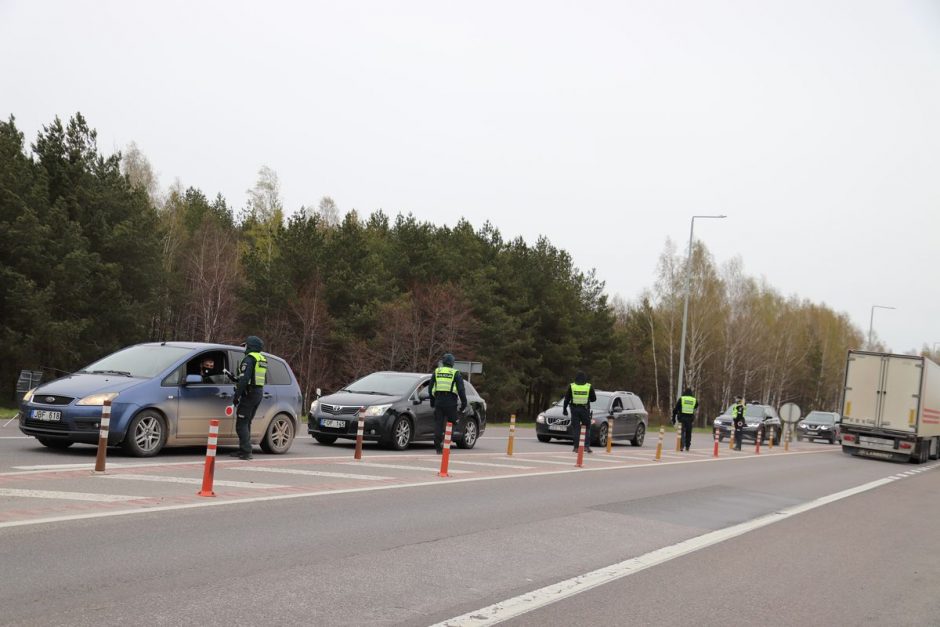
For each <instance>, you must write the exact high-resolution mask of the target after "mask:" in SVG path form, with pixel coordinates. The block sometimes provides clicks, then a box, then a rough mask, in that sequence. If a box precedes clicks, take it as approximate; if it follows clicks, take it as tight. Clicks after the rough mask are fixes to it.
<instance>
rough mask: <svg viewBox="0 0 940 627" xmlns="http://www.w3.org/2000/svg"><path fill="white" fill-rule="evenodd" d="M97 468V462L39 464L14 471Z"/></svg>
mask: <svg viewBox="0 0 940 627" xmlns="http://www.w3.org/2000/svg"><path fill="white" fill-rule="evenodd" d="M124 466H127V464H117V463H115V462H108V468H121V467H124ZM94 467H95V460H91V461H89V462H85V463H84V464H38V465H36V466H13V469H14V470H81V469H83V468H87V469H88V470H92V469H93V468H94Z"/></svg>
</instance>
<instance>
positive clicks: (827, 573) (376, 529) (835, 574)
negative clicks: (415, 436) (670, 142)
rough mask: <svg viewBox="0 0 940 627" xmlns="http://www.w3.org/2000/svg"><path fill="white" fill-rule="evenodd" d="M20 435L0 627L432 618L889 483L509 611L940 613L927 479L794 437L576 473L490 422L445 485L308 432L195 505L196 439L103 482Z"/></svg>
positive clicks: (427, 454)
mask: <svg viewBox="0 0 940 627" xmlns="http://www.w3.org/2000/svg"><path fill="white" fill-rule="evenodd" d="M17 433H18V432H16V431H15V429H12V428H2V429H0V489H2V490H6V492H0V494H2V495H0V562H2V564H3V569H2V572H3V576H2V585H0V606H2V607H3V612H2V613H0V624H16V625H86V624H87V625H91V624H94V625H117V624H122V625H124V624H128V623H131V624H161V625H162V624H167V625H175V624H183V623H185V624H206V625H216V624H234V625H257V624H262V623H265V624H315V625H367V624H381V625H430V624H433V623H436V622H439V621H441V622H443V621H448V620H449V619H452V618H454V617H458V616H461V615H463V614H465V613H468V612H473V611H474V610H477V609H478V608H485V607H487V606H489V605H491V604H495V603H499V602H501V601H503V600H506V599H511V598H513V597H517V596H518V595H526V594H527V593H530V592H532V591H535V590H538V589H540V588H543V587H545V586H551V585H554V584H556V583H558V582H562V581H564V580H568V579H569V578H573V577H578V576H580V575H584V574H585V573H589V572H591V571H595V570H596V569H600V568H603V567H606V566H609V565H614V564H618V563H622V562H624V561H625V560H631V558H636V557H638V556H645V555H649V554H651V552H655V551H657V550H661V549H663V548H664V547H672V546H676V545H679V544H680V543H687V542H694V541H695V539H696V538H700V537H702V536H703V535H705V534H709V533H711V532H715V531H720V530H724V529H728V528H729V527H731V526H733V525H740V524H748V521H752V520H754V519H756V518H759V517H761V516H766V515H774V514H775V513H776V512H783V511H788V508H794V507H800V506H803V505H804V504H806V503H810V502H813V501H814V499H819V498H822V497H826V496H828V495H831V494H834V493H837V492H840V491H842V490H847V489H851V488H855V487H857V486H861V485H863V484H867V483H869V482H872V481H877V480H881V479H885V478H887V477H895V478H896V479H893V480H891V481H890V482H888V483H887V484H886V485H883V486H880V487H876V488H874V489H872V490H869V491H866V492H863V493H860V494H856V495H853V496H849V497H846V498H844V499H842V500H838V501H836V502H833V503H830V504H826V505H822V506H820V507H817V508H815V509H812V510H810V511H806V512H803V513H798V514H794V515H792V516H789V517H782V519H781V520H780V521H779V522H776V521H775V522H773V524H769V525H767V526H764V527H761V528H758V529H755V530H753V531H748V532H746V533H742V534H741V535H739V536H737V537H735V538H733V539H730V540H727V541H725V542H720V543H717V544H713V545H711V546H706V547H704V548H700V549H698V550H694V551H690V552H688V553H687V554H684V555H681V556H678V557H675V558H674V559H670V560H668V561H665V562H663V563H661V564H658V565H655V566H651V567H649V568H646V569H645V570H641V571H639V572H636V573H635V574H631V575H629V576H626V577H623V578H621V579H617V580H613V581H611V582H609V583H605V584H603V585H598V586H597V587H595V588H593V589H590V590H587V591H585V592H583V593H580V594H575V595H573V596H570V597H567V598H564V599H562V600H559V601H557V602H555V603H551V604H548V605H544V606H541V607H536V606H533V607H531V608H528V611H527V612H526V613H523V614H521V615H520V616H518V617H516V618H513V619H511V620H510V621H509V623H508V624H519V625H522V624H536V623H539V624H541V625H546V624H549V625H588V624H591V625H595V624H648V625H659V624H675V623H677V622H679V621H692V622H694V623H696V624H706V625H710V624H718V623H719V622H720V623H721V624H724V625H728V624H731V625H745V624H761V623H763V624H771V625H784V624H795V623H799V622H804V623H807V624H828V625H839V624H876V623H877V624H884V623H886V622H891V623H894V624H915V623H916V624H937V623H938V622H940V620H938V617H940V604H938V601H937V600H936V599H937V597H936V595H935V592H934V591H935V589H936V585H935V583H936V581H937V580H938V577H940V563H938V560H937V559H936V556H937V555H940V552H938V551H937V549H940V546H938V544H940V541H938V540H937V539H936V533H935V532H934V530H933V528H931V521H936V520H937V519H938V514H940V511H938V510H940V500H938V499H937V498H936V496H935V495H936V487H937V481H938V477H940V473H937V472H936V471H930V470H928V471H926V472H917V473H914V472H912V471H915V470H917V471H919V470H920V469H921V468H931V469H932V468H933V467H934V466H936V464H935V463H931V464H930V465H928V466H926V467H917V466H911V465H899V464H891V463H886V462H881V461H876V460H867V459H856V458H850V457H848V456H845V455H843V454H842V453H841V452H840V451H839V450H838V448H837V447H831V446H828V445H825V444H810V443H805V442H804V443H800V444H795V445H794V446H793V447H792V448H791V451H790V452H789V453H784V452H783V451H782V450H781V449H780V447H777V448H775V449H774V450H773V451H772V452H771V451H768V450H767V449H764V450H763V451H762V454H761V455H760V456H756V455H754V453H753V449H751V450H745V451H742V452H741V453H733V452H729V451H728V450H727V448H725V446H724V445H723V446H722V448H721V451H720V457H719V458H718V459H717V460H715V459H713V458H712V457H711V446H710V444H711V443H710V442H709V441H708V439H707V437H704V436H699V435H696V438H695V441H694V442H693V450H692V452H691V453H689V454H682V455H680V454H676V453H674V452H671V450H670V447H669V446H668V442H669V439H668V438H667V447H666V450H667V453H666V454H665V455H664V459H663V461H660V462H655V461H653V459H652V458H653V453H654V450H655V438H651V439H648V440H647V443H646V446H644V447H643V448H639V449H638V448H634V447H630V446H623V445H618V446H615V447H614V452H613V454H612V455H610V456H608V455H606V454H605V453H603V452H597V453H595V454H594V455H592V456H587V457H586V459H585V464H584V468H582V469H576V468H574V467H573V463H574V456H573V455H571V453H570V452H569V451H570V449H569V448H568V446H567V445H564V444H555V443H553V444H541V443H538V442H536V441H535V438H534V433H533V432H532V431H531V430H520V432H519V439H518V440H517V442H516V454H515V455H514V456H513V457H512V458H508V457H506V455H505V446H506V440H505V433H506V431H505V429H503V428H491V429H490V430H488V432H487V434H486V435H487V437H484V438H483V439H481V441H480V442H479V444H478V445H477V447H476V448H475V449H474V450H472V451H460V450H458V451H454V454H453V458H452V459H453V460H454V464H453V465H452V467H451V468H452V470H458V469H459V470H460V472H459V473H454V474H453V475H452V476H451V477H450V478H448V479H442V478H439V477H437V476H436V472H435V471H436V469H437V463H438V460H439V458H438V457H437V456H436V455H434V454H433V450H432V449H431V448H430V447H427V446H421V447H418V448H417V449H416V450H414V451H409V452H406V453H392V452H389V451H384V450H380V449H378V448H376V447H373V446H367V447H366V451H365V459H364V460H363V462H362V463H361V464H360V465H356V464H355V463H354V462H352V460H351V455H352V447H351V445H346V444H341V445H338V446H330V447H326V446H320V445H317V444H314V443H313V442H312V440H310V439H309V438H307V437H300V438H299V439H298V440H297V442H296V443H295V445H294V448H293V449H292V450H291V452H290V453H289V454H288V455H286V456H277V457H275V456H261V455H258V456H256V461H253V462H227V461H222V459H221V458H220V464H219V467H218V468H217V473H216V480H217V485H216V491H217V492H218V493H219V496H218V497H216V498H214V499H207V498H200V497H196V496H195V494H194V493H195V490H197V489H198V485H193V484H192V483H186V482H194V481H198V479H199V478H200V477H201V475H202V472H201V460H202V459H203V458H202V456H203V454H204V452H203V451H199V450H183V451H170V452H168V453H167V454H165V455H161V456H160V458H159V459H158V460H156V461H151V462H147V463H141V462H140V460H134V459H131V458H124V457H121V456H119V455H114V456H112V457H111V458H109V464H111V466H109V468H110V469H109V473H108V475H107V476H104V477H102V476H93V475H92V473H91V472H90V467H91V466H90V465H91V464H93V462H94V449H93V447H73V448H72V449H69V450H67V451H49V450H45V449H43V448H42V447H40V446H39V445H38V444H37V443H36V442H35V441H34V440H30V439H26V438H19V437H17ZM148 464H149V465H148ZM50 465H51V466H54V468H52V469H49V468H45V467H46V466H50ZM249 465H251V466H253V467H254V469H252V468H249V467H248V466H249ZM259 469H260V470H259ZM906 472H911V474H910V475H901V474H900V473H906ZM365 475H367V476H371V477H373V478H372V479H365V478H364V476H365ZM221 481H229V482H230V483H231V485H228V486H225V485H218V482H221ZM252 483H253V485H249V484H252ZM76 495H82V496H80V497H79V496H76ZM77 498H81V499H86V500H81V501H78V500H75V499H77ZM108 499H125V500H117V501H112V500H108ZM933 526H934V527H935V524H934V525H933ZM931 533H934V535H933V536H931V535H930V534H931ZM736 593H740V594H741V598H739V599H735V594H736ZM886 597H887V598H886ZM465 624H474V621H471V622H468V623H465ZM477 624H478V622H477Z"/></svg>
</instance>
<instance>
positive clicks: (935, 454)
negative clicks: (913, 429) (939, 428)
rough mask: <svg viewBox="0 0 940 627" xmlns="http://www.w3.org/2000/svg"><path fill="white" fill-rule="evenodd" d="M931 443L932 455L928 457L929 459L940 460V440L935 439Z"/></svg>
mask: <svg viewBox="0 0 940 627" xmlns="http://www.w3.org/2000/svg"><path fill="white" fill-rule="evenodd" d="M930 442H931V445H930V454H929V455H928V456H927V457H928V458H929V459H937V458H940V438H933V439H932V440H930Z"/></svg>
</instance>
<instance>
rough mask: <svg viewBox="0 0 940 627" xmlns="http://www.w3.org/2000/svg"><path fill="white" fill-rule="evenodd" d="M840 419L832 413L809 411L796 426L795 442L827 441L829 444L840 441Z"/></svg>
mask: <svg viewBox="0 0 940 627" xmlns="http://www.w3.org/2000/svg"><path fill="white" fill-rule="evenodd" d="M841 420H842V417H841V416H839V414H837V413H836V412H834V411H811V412H809V415H808V416H806V418H804V419H803V420H801V421H800V424H798V425H797V426H796V439H797V440H800V441H802V440H810V441H812V440H827V441H828V442H829V444H835V443H836V442H841V441H842V433H841V431H840V429H839V423H840V422H841Z"/></svg>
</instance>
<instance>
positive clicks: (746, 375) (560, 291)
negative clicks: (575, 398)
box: [0, 114, 862, 424]
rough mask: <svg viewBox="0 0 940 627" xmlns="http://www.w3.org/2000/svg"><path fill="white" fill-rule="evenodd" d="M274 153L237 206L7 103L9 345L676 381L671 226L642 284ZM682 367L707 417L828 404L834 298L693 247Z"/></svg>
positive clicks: (78, 120) (525, 395)
mask: <svg viewBox="0 0 940 627" xmlns="http://www.w3.org/2000/svg"><path fill="white" fill-rule="evenodd" d="M285 214H286V212H285V209H284V207H283V206H282V204H281V200H280V193H279V186H278V182H277V175H276V174H275V173H274V172H273V171H271V170H270V169H267V168H262V169H261V171H260V172H259V178H258V181H257V182H256V183H255V185H254V187H252V189H250V190H249V193H248V200H247V202H246V205H245V206H244V207H242V208H240V209H239V210H238V211H235V210H233V208H232V207H231V206H229V204H228V202H227V201H226V199H225V198H223V197H222V196H220V195H215V196H210V195H207V194H206V193H204V192H203V191H202V190H199V189H197V188H194V187H189V188H185V189H184V188H183V187H182V186H180V185H175V186H173V187H171V188H170V189H169V190H168V191H165V192H162V191H161V190H160V189H159V187H158V185H157V181H156V177H155V176H154V175H153V171H152V169H151V167H150V165H149V163H148V162H147V160H146V158H145V157H144V156H143V155H142V154H141V153H140V151H139V150H137V149H136V147H134V146H131V147H130V149H129V150H127V151H125V152H124V153H122V154H113V155H103V154H102V153H101V152H100V151H99V149H98V146H97V140H96V133H95V131H94V130H93V129H91V128H90V127H89V125H88V123H87V122H86V121H85V119H84V118H83V117H82V116H81V115H80V114H76V115H75V116H73V117H72V118H71V119H70V120H69V121H68V122H67V123H63V122H62V121H61V120H59V119H58V118H57V119H56V120H54V121H53V122H51V123H50V124H48V125H47V126H44V127H43V129H42V130H41V131H40V132H39V133H38V134H37V137H36V139H35V141H34V142H33V143H31V144H29V145H28V146H27V144H26V143H25V138H24V136H23V134H22V133H21V132H20V131H19V130H18V129H17V127H16V124H15V120H14V119H13V118H12V117H11V118H10V119H9V120H8V121H6V122H0V256H2V266H0V339H2V341H3V345H4V347H5V350H6V359H4V360H3V361H2V365H0V384H2V396H3V399H4V400H7V399H10V400H11V399H12V398H13V395H14V383H15V380H16V375H17V373H18V372H19V370H20V369H23V368H28V369H39V368H43V369H45V370H46V371H47V372H48V373H49V375H53V374H54V373H56V372H61V371H64V372H68V371H72V370H75V369H77V368H80V367H81V366H83V365H86V364H87V363H89V362H91V361H93V360H94V359H96V358H98V357H100V356H102V355H104V354H107V353H109V352H111V351H113V350H115V349H117V348H120V347H122V346H126V345H128V344H132V343H136V342H143V341H152V340H194V341H207V342H232V343H240V342H241V341H242V339H243V338H244V336H245V335H246V334H256V335H259V336H261V337H263V338H264V340H265V342H266V348H267V349H268V350H269V351H270V352H272V353H275V354H277V355H280V356H282V357H284V358H286V359H287V360H288V361H289V362H290V364H291V366H292V368H293V369H294V372H295V373H296V375H297V378H298V380H299V381H300V384H301V387H302V388H303V390H304V393H305V394H306V395H307V398H309V397H310V395H311V393H312V391H313V389H315V388H317V387H320V388H322V389H323V390H324V391H329V390H333V389H336V388H338V387H340V386H342V385H343V384H345V383H348V382H349V381H350V380H351V379H353V378H355V377H357V376H360V375H363V374H365V373H368V372H370V371H373V370H377V369H388V370H409V371H429V370H430V369H431V368H432V367H433V365H434V364H435V363H436V361H437V360H438V359H439V357H440V355H441V354H442V353H443V352H444V351H450V352H452V353H454V354H455V355H456V356H457V358H458V359H466V360H475V361H480V362H483V364H484V369H485V374H484V375H483V376H482V377H481V376H475V377H474V379H473V381H474V384H476V385H477V386H478V388H479V389H480V391H481V392H482V394H483V395H484V396H485V397H486V399H487V401H488V403H489V414H490V417H491V419H494V420H503V419H505V418H506V417H507V416H508V414H509V413H511V412H515V413H517V414H519V415H520V416H521V417H526V418H531V417H533V416H534V415H535V414H536V413H537V412H538V411H540V410H541V409H543V408H545V407H546V406H547V405H548V404H550V403H551V402H553V401H554V400H556V399H557V398H559V397H560V396H561V394H562V392H563V389H564V385H565V384H566V383H567V382H568V381H569V380H570V379H571V377H572V376H573V374H574V372H575V371H576V370H578V369H584V370H585V371H586V372H587V373H588V374H589V376H590V377H591V378H592V380H593V381H594V383H595V386H596V387H597V388H599V389H629V390H632V391H634V392H636V393H637V394H639V395H640V397H641V398H642V399H643V401H644V403H646V405H647V406H648V408H649V409H650V410H651V412H657V411H658V412H666V413H668V411H669V409H670V408H671V405H672V403H673V402H674V399H675V393H676V390H675V386H676V381H675V378H676V372H677V368H678V360H679V357H678V356H679V339H680V331H681V320H682V301H683V296H684V293H685V292H684V290H685V283H684V277H685V268H686V265H685V262H686V260H685V256H684V255H679V254H678V253H677V251H676V249H675V246H674V245H673V244H672V243H670V242H667V243H666V246H665V249H664V251H663V253H662V255H661V257H660V260H659V265H658V273H657V276H656V277H650V279H651V287H650V288H649V289H648V290H647V291H646V292H645V293H644V294H643V295H642V296H640V297H639V298H638V299H636V300H635V301H630V302H626V301H622V300H620V299H614V300H613V301H612V300H611V299H609V298H608V296H607V294H606V293H605V291H604V283H603V282H602V281H601V280H600V279H599V278H598V277H597V276H596V275H595V273H594V272H593V271H583V270H581V269H579V268H577V267H576V266H575V265H574V264H573V262H572V259H571V256H570V255H569V254H568V253H567V252H566V251H564V250H562V249H559V248H557V247H556V246H554V245H552V243H551V242H549V241H548V240H547V239H545V238H539V239H538V240H537V241H535V242H534V243H527V242H526V241H524V240H523V239H522V238H515V239H506V238H504V237H503V236H502V235H501V234H500V232H499V230H498V229H497V228H496V227H495V226H494V225H493V224H490V223H486V224H483V225H480V226H478V227H475V226H473V225H471V224H470V223H468V222H467V221H463V220H462V221H460V222H459V223H457V224H456V225H455V226H452V227H448V226H437V225H434V224H430V223H428V222H425V221H421V220H418V219H416V218H415V217H414V216H412V215H397V216H394V217H392V216H388V215H386V214H384V213H383V212H381V211H377V212H374V213H372V214H370V215H360V214H359V213H358V212H356V211H349V212H347V213H345V215H344V216H341V215H340V212H339V210H338V209H337V207H336V205H335V203H333V201H332V200H330V199H329V198H324V199H323V200H322V201H321V202H320V203H319V205H318V206H317V207H301V208H298V209H297V210H296V211H294V212H291V213H290V214H289V215H287V217H285ZM690 268H691V273H692V277H693V279H692V292H691V298H690V308H689V327H688V328H689V333H688V342H687V352H686V362H687V374H686V379H685V381H686V383H687V384H688V385H689V386H691V387H692V388H693V389H694V390H695V392H696V394H697V396H698V397H699V399H700V402H701V408H702V409H701V412H700V416H699V420H700V422H701V423H702V424H704V422H705V421H706V420H710V419H711V418H712V417H714V415H715V414H716V413H717V412H718V411H720V408H721V407H723V406H726V405H727V404H728V403H729V402H730V400H731V398H732V396H733V395H735V394H743V395H745V396H746V397H747V398H748V399H749V400H750V399H759V400H761V401H764V402H770V403H773V404H775V405H779V404H780V403H782V402H786V401H793V402H796V403H798V404H800V406H801V407H804V408H806V409H835V407H836V405H837V403H838V396H839V387H840V384H841V377H842V368H843V363H844V359H845V352H846V350H847V349H848V348H855V347H859V346H861V343H862V334H861V332H860V331H859V330H858V329H857V328H855V327H854V326H853V325H852V324H851V322H850V321H849V320H848V318H847V316H845V315H844V314H840V313H837V312H834V311H833V310H831V309H829V308H828V307H826V306H824V305H820V304H814V303H811V302H808V301H805V300H801V299H798V298H796V297H784V296H782V295H780V294H779V293H778V292H777V291H776V290H774V288H773V287H771V286H769V285H768V284H766V283H765V282H763V281H758V280H756V279H754V278H752V277H749V276H747V275H746V274H745V273H744V269H743V267H742V264H741V262H740V260H736V261H733V262H731V263H729V264H727V265H725V266H722V267H718V266H716V264H715V262H714V259H713V258H712V256H711V255H710V253H709V252H708V250H707V248H706V247H705V246H704V245H703V244H701V243H700V242H698V243H696V245H695V247H694V249H693V255H692V259H691V266H690Z"/></svg>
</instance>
